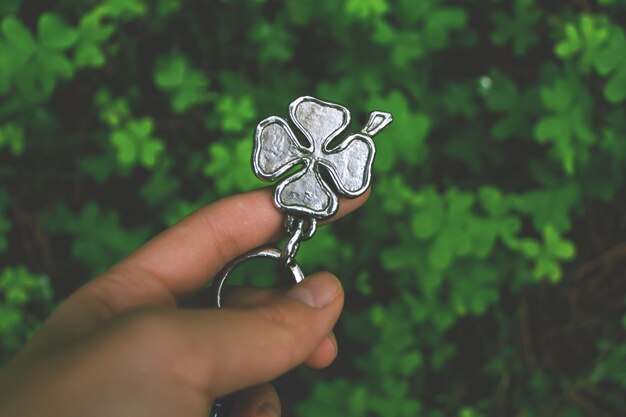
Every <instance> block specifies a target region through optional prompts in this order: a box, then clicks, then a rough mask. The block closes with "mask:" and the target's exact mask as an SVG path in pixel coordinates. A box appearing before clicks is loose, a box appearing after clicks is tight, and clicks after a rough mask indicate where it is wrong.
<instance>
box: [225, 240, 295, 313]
mask: <svg viewBox="0 0 626 417" xmlns="http://www.w3.org/2000/svg"><path fill="white" fill-rule="evenodd" d="M256 258H270V259H278V260H280V259H281V258H282V252H281V251H280V250H278V249H276V248H272V247H262V248H258V249H254V250H252V251H250V252H247V253H244V254H243V255H241V256H238V257H237V258H235V259H233V260H232V261H230V262H229V263H228V264H226V266H224V268H222V270H221V271H220V272H218V273H217V275H216V276H215V278H214V279H213V296H214V299H215V306H216V307H217V308H222V290H223V289H224V284H225V283H226V280H227V279H228V277H229V276H230V274H231V272H232V271H233V270H234V269H235V268H236V267H237V266H238V265H239V264H241V263H243V262H246V261H248V260H251V259H256ZM285 270H286V271H285V272H288V273H289V274H290V275H291V276H292V277H293V279H294V281H295V282H296V284H297V283H298V282H300V281H302V280H303V279H304V274H303V273H302V270H301V269H300V266H299V265H298V264H297V263H296V262H295V260H294V261H292V262H291V264H289V265H287V267H286V268H285Z"/></svg>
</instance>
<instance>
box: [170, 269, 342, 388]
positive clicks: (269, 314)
mask: <svg viewBox="0 0 626 417" xmlns="http://www.w3.org/2000/svg"><path fill="white" fill-rule="evenodd" d="M342 306H343V289H342V287H341V284H340V283H339V280H338V279H337V278H336V277H335V276H334V275H332V274H330V273H328V272H323V273H318V274H314V275H312V276H310V277H309V278H307V279H305V280H304V281H302V282H301V283H299V284H297V285H295V286H294V287H293V288H291V289H290V290H289V291H288V292H287V293H285V295H284V296H281V297H276V298H274V299H272V300H271V301H270V302H269V303H267V304H262V305H257V306H254V307H248V308H241V309H220V310H210V311H205V312H200V313H199V312H197V311H196V312H181V313H183V314H184V315H185V316H186V317H180V318H181V326H183V327H184V328H185V329H186V330H185V333H184V335H185V339H187V340H186V341H185V344H186V345H187V346H188V350H187V352H189V353H191V357H188V359H191V361H190V362H188V363H195V364H196V366H195V370H196V372H198V371H200V372H201V373H202V375H198V376H200V377H201V378H202V379H203V381H204V385H205V386H206V388H207V392H208V393H210V395H213V396H222V395H225V394H228V393H230V392H233V391H237V390H240V389H242V388H246V387H249V386H251V385H256V384H259V383H261V382H267V381H270V380H272V379H274V378H276V377H278V376H280V375H281V374H283V373H285V372H287V371H289V370H290V369H292V368H294V367H296V366H298V365H300V364H301V363H303V362H304V361H305V360H306V359H307V358H308V357H309V356H310V355H311V354H312V353H313V352H314V350H315V349H316V348H317V347H318V346H319V345H320V343H322V341H324V339H325V338H326V337H327V336H328V334H329V333H330V332H331V330H332V328H333V326H334V325H335V323H336V321H337V319H338V318H339V314H340V313H341V308H342ZM185 313H186V314H185ZM200 364H202V365H204V366H199V367H198V366H197V365H200Z"/></svg>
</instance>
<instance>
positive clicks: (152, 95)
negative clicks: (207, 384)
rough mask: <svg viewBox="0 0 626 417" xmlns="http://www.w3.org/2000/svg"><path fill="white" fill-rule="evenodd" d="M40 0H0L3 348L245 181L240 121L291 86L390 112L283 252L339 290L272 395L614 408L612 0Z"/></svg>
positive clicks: (619, 85) (443, 409)
mask: <svg viewBox="0 0 626 417" xmlns="http://www.w3.org/2000/svg"><path fill="white" fill-rule="evenodd" d="M40 3H41V4H35V3H33V2H30V3H29V4H27V2H22V1H20V0H10V1H4V2H2V4H1V5H0V16H1V19H0V155H1V157H2V164H1V165H0V251H1V255H0V259H1V261H2V264H3V265H5V266H3V267H2V268H1V269H0V292H1V293H2V298H1V300H2V304H1V305H0V334H1V336H2V339H1V340H2V343H1V348H2V351H3V358H4V359H5V360H6V359H7V358H8V357H9V356H10V355H11V354H12V353H13V352H14V351H15V350H16V349H17V348H18V346H19V344H20V343H22V342H23V340H24V339H25V338H26V337H27V336H28V335H29V334H30V333H32V331H33V330H34V328H35V326H36V322H37V320H41V319H43V318H44V316H45V314H46V312H48V311H49V308H50V306H51V304H52V303H53V302H58V301H59V300H61V299H62V298H63V297H64V296H66V295H67V294H68V293H70V292H71V291H73V290H74V289H75V288H76V287H78V286H79V285H80V284H81V283H82V282H84V280H85V279H87V278H88V277H91V276H94V275H95V274H97V273H99V272H101V271H102V270H104V269H105V268H106V267H107V266H109V265H111V264H112V263H114V262H115V261H116V260H118V259H119V258H120V257H122V256H123V255H124V254H126V253H128V252H129V251H131V250H132V249H133V248H135V247H137V246H138V245H140V244H141V243H142V242H143V241H145V240H146V239H147V238H148V237H149V236H150V235H151V234H154V233H156V232H157V231H158V230H160V229H162V228H163V227H165V226H167V225H170V224H172V223H174V222H176V221H177V220H179V219H180V218H181V217H183V216H185V215H187V214H188V213H190V212H191V211H192V210H194V209H195V208H197V207H199V206H200V205H202V204H205V203H208V202H211V201H214V200H215V199H217V198H220V197H221V196H224V195H228V194H232V193H236V192H240V191H243V190H249V189H252V188H256V187H259V186H260V185H261V184H260V183H259V182H258V181H257V180H256V178H255V177H254V176H253V174H252V172H251V170H250V163H249V160H250V152H251V149H252V132H253V130H254V126H255V124H256V123H257V122H258V121H259V120H260V119H261V118H263V117H265V116H266V115H270V114H277V115H281V114H282V115H285V114H286V110H287V105H288V103H290V102H291V100H293V99H294V98H296V97H298V96H300V95H305V94H310V95H315V96H317V97H319V98H322V99H324V100H328V101H334V102H337V103H341V104H343V105H345V106H347V107H348V108H349V109H350V110H351V111H352V112H353V119H354V120H355V125H356V124H362V123H358V122H363V121H364V119H365V117H366V114H367V112H368V111H369V110H372V109H379V110H385V111H390V112H392V113H393V114H394V117H395V122H394V123H393V124H392V125H391V126H390V127H389V129H388V131H387V132H386V133H385V135H384V137H383V135H381V137H380V138H377V139H376V140H377V145H378V156H377V160H376V161H375V174H374V185H373V194H372V197H371V199H370V201H369V202H368V203H367V204H366V206H365V207H364V208H362V209H361V210H360V211H359V213H355V214H354V215H352V216H350V218H347V219H344V220H342V221H341V222H339V224H336V225H334V226H332V227H330V228H327V229H324V230H320V231H319V232H318V235H317V236H316V238H315V239H312V240H311V241H309V242H307V243H306V244H304V245H303V248H302V251H301V252H302V253H301V254H300V256H299V259H300V260H301V262H302V264H303V267H304V268H305V269H306V270H307V271H313V270H315V269H321V268H324V269H328V270H332V271H334V272H336V273H337V274H338V275H339V276H340V277H341V278H342V280H343V283H344V285H345V287H346V292H347V307H346V311H345V313H344V315H343V317H342V320H341V323H340V325H339V328H338V331H337V332H338V339H339V342H340V345H341V346H342V353H341V354H340V357H339V360H338V365H335V366H334V367H331V369H330V370H328V371H326V372H325V373H319V372H306V371H304V372H301V373H299V374H298V375H297V376H295V377H292V378H296V379H297V380H298V384H293V385H296V386H297V388H296V390H297V393H298V394H294V395H296V396H302V395H304V394H306V398H304V399H302V400H301V401H299V402H298V404H296V405H295V408H294V412H295V413H296V414H297V415H301V416H305V417H307V416H311V417H313V416H316V417H317V416H326V417H333V416H337V417H339V416H341V417H343V416H355V417H358V416H390V417H401V416H417V415H420V416H428V417H438V416H460V417H479V416H502V415H519V416H544V415H545V416H548V415H550V416H553V415H554V416H564V417H575V416H582V415H590V416H602V415H613V416H616V415H624V414H626V402H625V400H624V396H623V395H622V394H623V392H624V390H625V389H626V378H625V372H626V353H625V350H626V340H624V336H623V335H624V328H625V327H626V316H624V315H623V312H624V301H625V300H624V294H625V291H624V290H625V285H626V280H624V274H625V273H626V246H624V243H623V242H624V237H625V236H626V221H625V217H624V209H625V207H626V193H625V191H626V187H625V185H624V183H625V181H626V175H625V174H626V106H625V102H626V32H625V29H624V27H625V25H626V2H625V1H623V0H597V1H595V2H594V1H580V2H565V1H563V2H538V1H535V0H514V1H512V2H505V1H498V0H493V1H490V2H484V1H477V0H473V1H466V2H461V1H456V2H452V1H443V0H423V1H419V2H416V1H411V0H349V1H346V2H338V1H332V0H319V1H315V2H313V1H297V0H284V1H278V0H277V1H270V0H256V1H247V2H244V1H236V0H223V1H219V2H217V1H197V2H185V3H184V4H183V2H182V1H180V0H156V1H153V2H148V1H146V0H124V1H122V0H99V1H90V2H84V1H83V2H79V1H67V0H66V1H59V2H55V4H54V6H53V7H47V5H48V3H46V4H45V5H44V4H43V3H44V2H40ZM30 271H36V273H34V272H30ZM268 280H269V278H259V277H255V282H261V283H263V282H266V283H267V282H268ZM50 288H53V289H54V292H52V291H51V290H50ZM53 294H54V296H53ZM284 394H285V397H286V398H287V399H288V398H289V397H290V394H291V392H290V390H289V389H286V390H285V392H284ZM287 403H289V401H288V400H287Z"/></svg>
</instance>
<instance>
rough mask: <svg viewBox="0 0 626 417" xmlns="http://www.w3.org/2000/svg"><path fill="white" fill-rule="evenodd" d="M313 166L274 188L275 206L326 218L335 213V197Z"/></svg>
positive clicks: (336, 201)
mask: <svg viewBox="0 0 626 417" xmlns="http://www.w3.org/2000/svg"><path fill="white" fill-rule="evenodd" d="M313 168H314V164H308V165H307V166H306V168H305V169H303V170H302V171H300V172H298V173H296V174H294V175H293V176H291V177H289V178H287V179H286V180H284V181H283V182H282V183H280V184H279V185H278V187H277V188H276V194H275V195H274V198H275V201H276V204H277V205H278V206H279V207H283V208H284V209H286V210H288V211H289V212H292V213H300V214H303V215H305V216H313V217H315V218H326V217H329V216H331V215H332V214H334V213H335V212H336V211H337V206H338V204H339V202H338V200H337V197H336V196H335V194H334V193H333V192H332V191H331V190H330V188H329V187H328V185H326V183H325V182H324V181H323V180H322V179H321V178H320V175H319V173H318V172H316V170H315V169H313Z"/></svg>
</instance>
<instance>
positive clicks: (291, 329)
mask: <svg viewBox="0 0 626 417" xmlns="http://www.w3.org/2000/svg"><path fill="white" fill-rule="evenodd" d="M366 198H367V196H363V197H361V198H359V199H356V200H350V201H344V202H343V204H342V207H341V210H340V212H339V214H338V215H337V216H335V218H338V217H341V216H342V215H344V214H346V213H347V212H349V211H352V210H354V209H355V208H356V207H357V206H358V205H360V204H361V203H362V202H363V201H364V200H365V199H366ZM281 230H282V215H281V213H280V212H279V211H278V210H276V209H275V208H274V206H273V204H272V196H271V194H270V192H269V190H260V191H254V192H250V193H246V194H242V195H238V196H234V197H230V198H227V199H224V200H221V201H219V202H216V203H214V204H212V205H209V206H207V207H204V208H202V209H200V210H198V211H197V212H196V213H194V214H192V215H191V216H189V217H187V218H186V219H184V220H182V221H181V222H180V223H178V224H177V225H175V226H173V227H172V228H170V229H168V230H166V231H164V232H163V233H161V234H160V235H158V236H157V237H155V238H154V239H152V240H151V241H149V242H148V243H147V244H145V245H144V246H142V247H141V248H139V249H138V250H137V251H136V252H134V253H133V254H132V255H130V256H129V257H128V258H126V259H125V260H123V261H122V262H120V263H119V264H117V265H115V266H114V267H113V268H111V269H110V270H109V271H107V272H105V273H104V274H103V275H101V276H100V277H98V278H96V279H94V280H92V281H91V282H89V283H88V284H86V285H85V286H83V287H82V288H80V289H79V290H78V291H76V292H75V293H74V294H72V295H71V296H70V297H69V298H68V299H67V300H65V301H64V302H63V303H62V304H61V305H60V306H59V308H58V309H57V310H56V311H55V312H54V314H53V315H52V316H51V317H50V318H49V319H48V320H47V321H46V322H45V323H44V324H43V326H42V327H41V329H40V330H39V332H38V333H37V334H36V335H35V336H34V337H33V338H32V339H31V340H30V341H29V342H28V343H27V345H26V346H25V347H24V349H22V351H20V352H19V353H18V354H17V355H16V357H15V358H14V359H13V360H12V361H11V362H10V363H9V364H8V365H7V366H6V367H5V369H4V370H3V372H2V373H1V374H0V415H2V416H4V417H13V416H15V417H30V416H32V417H40V416H47V417H48V416H49V417H73V416H80V417H85V416H103V417H124V416H129V417H142V416H146V417H148V416H150V417H160V416H163V417H166V416H167V417H173V416H181V417H206V416H207V415H208V413H209V411H210V409H211V406H212V404H213V401H214V399H215V398H217V397H221V396H223V395H226V394H229V393H231V392H234V391H238V390H241V389H243V388H248V387H253V386H256V387H254V388H252V389H251V390H248V391H246V392H244V393H242V394H240V396H239V402H238V403H237V404H235V407H234V415H235V416H236V417H243V416H271V415H279V414H280V403H279V400H278V397H277V395H276V393H275V391H273V389H271V387H269V386H268V385H258V384H262V383H264V382H266V381H270V380H272V379H274V378H276V377H277V376H279V375H281V374H283V373H285V372H286V371H288V370H289V369H291V368H293V367H295V366H297V365H299V364H302V363H305V364H307V365H309V366H313V367H325V366H327V365H329V364H330V363H331V362H332V361H333V360H334V358H335V356H336V349H337V347H336V342H335V341H334V337H333V335H332V333H331V331H332V327H333V326H334V324H335V322H336V320H337V318H338V317H339V314H340V312H341V308H342V305H343V291H342V288H341V285H340V283H339V281H338V280H337V279H336V278H335V277H334V276H333V275H332V274H330V273H318V274H315V275H313V276H311V277H309V278H307V279H306V280H305V281H303V282H302V283H300V284H298V285H296V286H294V287H293V288H291V289H290V290H288V291H287V292H286V293H279V292H275V291H256V292H249V291H246V292H242V293H240V294H238V295H236V296H235V297H234V298H233V299H232V300H230V302H229V306H227V307H226V308H223V309H220V310H217V309H195V310H192V309H178V308H176V304H177V301H178V300H181V299H184V298H185V297H186V296H189V295H190V294H192V293H193V292H195V291H197V290H199V289H201V288H202V287H203V286H204V285H205V284H206V282H207V280H208V279H209V278H210V277H212V276H213V275H214V274H215V273H216V272H217V271H218V270H219V269H220V268H221V267H222V266H223V265H224V264H225V263H226V262H228V261H229V260H231V259H232V258H234V257H235V256H237V255H239V254H241V253H244V252H246V251H248V250H250V249H253V248H255V247H258V246H260V245H262V244H265V243H267V242H268V241H271V240H272V239H275V238H277V237H278V236H279V235H280V233H281Z"/></svg>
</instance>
